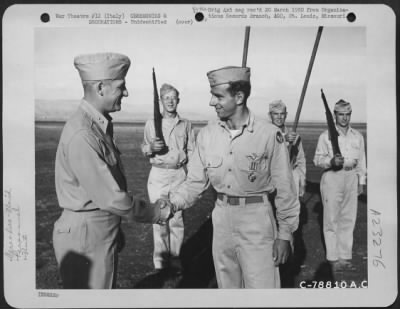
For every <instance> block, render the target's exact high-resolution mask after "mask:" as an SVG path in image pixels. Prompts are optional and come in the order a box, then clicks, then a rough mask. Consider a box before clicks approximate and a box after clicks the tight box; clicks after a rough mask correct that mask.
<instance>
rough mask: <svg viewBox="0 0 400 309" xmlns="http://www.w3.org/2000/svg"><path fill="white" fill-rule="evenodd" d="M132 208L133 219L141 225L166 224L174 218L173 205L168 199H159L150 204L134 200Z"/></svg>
mask: <svg viewBox="0 0 400 309" xmlns="http://www.w3.org/2000/svg"><path fill="white" fill-rule="evenodd" d="M132 206H133V207H132V219H133V221H136V222H140V223H153V224H154V223H157V224H166V223H167V221H168V220H169V219H170V218H171V217H172V216H173V204H172V203H171V202H170V201H169V200H167V199H158V200H157V201H156V202H155V203H150V204H147V203H146V202H145V201H143V200H134V201H133V205H132Z"/></svg>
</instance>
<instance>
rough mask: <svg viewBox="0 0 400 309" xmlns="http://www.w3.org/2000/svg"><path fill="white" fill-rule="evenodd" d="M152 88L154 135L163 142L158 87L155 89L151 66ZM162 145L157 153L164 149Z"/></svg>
mask: <svg viewBox="0 0 400 309" xmlns="http://www.w3.org/2000/svg"><path fill="white" fill-rule="evenodd" d="M153 89H154V130H155V132H156V137H157V138H159V139H160V140H162V141H163V142H164V144H165V141H164V136H163V133H162V118H163V117H162V115H161V112H160V101H159V97H158V89H157V81H156V73H155V71H154V68H153ZM165 148H166V147H164V148H163V149H162V150H160V151H159V153H162V152H164V151H165Z"/></svg>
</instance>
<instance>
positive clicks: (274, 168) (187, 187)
mask: <svg viewBox="0 0 400 309" xmlns="http://www.w3.org/2000/svg"><path fill="white" fill-rule="evenodd" d="M207 76H208V79H209V82H210V87H211V101H210V106H212V107H214V108H215V111H216V113H217V116H218V118H219V120H217V121H211V122H209V124H208V125H207V126H206V127H204V128H202V129H201V130H200V132H199V134H198V136H197V139H196V148H195V151H194V153H193V155H192V157H191V159H190V161H189V164H188V176H187V178H186V180H185V182H183V183H182V184H181V185H180V186H179V187H177V188H176V189H175V190H174V191H173V192H172V193H171V194H170V201H171V203H172V206H171V207H172V211H178V210H181V209H186V208H188V207H191V206H193V205H194V203H195V201H196V200H197V199H198V198H199V196H200V195H201V194H202V193H203V192H204V191H205V190H206V188H207V187H208V186H209V184H212V186H213V187H214V188H215V190H216V191H217V200H216V202H215V208H214V210H213V213H212V222H213V245H212V252H213V260H214V265H215V271H216V278H217V283H218V287H219V288H278V287H280V278H279V270H278V265H279V264H281V263H285V262H286V260H287V258H288V256H289V253H290V241H291V239H292V233H293V232H294V231H295V230H296V228H297V225H298V219H299V210H300V205H299V202H298V199H297V198H296V196H295V188H294V182H293V176H292V173H291V170H290V165H289V156H288V152H287V149H286V146H285V143H284V138H283V136H282V133H281V132H280V130H278V129H277V128H276V127H275V126H273V125H271V124H270V123H268V121H266V120H262V119H259V118H257V117H256V116H255V115H254V114H253V113H252V112H251V111H250V110H249V109H248V107H247V98H248V96H249V95H250V89H251V85H250V69H249V68H242V67H224V68H221V69H218V70H214V71H211V72H208V73H207ZM275 190H276V191H277V194H276V205H277V210H276V213H277V223H278V227H277V226H276V221H275V218H274V215H273V209H272V207H271V204H270V202H269V200H268V194H269V193H270V192H273V191H275Z"/></svg>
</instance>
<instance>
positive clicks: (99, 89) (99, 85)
mask: <svg viewBox="0 0 400 309" xmlns="http://www.w3.org/2000/svg"><path fill="white" fill-rule="evenodd" d="M96 92H97V93H98V94H99V95H100V96H103V95H104V83H103V82H102V81H100V82H98V83H97V85H96Z"/></svg>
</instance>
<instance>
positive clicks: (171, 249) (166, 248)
mask: <svg viewBox="0 0 400 309" xmlns="http://www.w3.org/2000/svg"><path fill="white" fill-rule="evenodd" d="M185 178H186V173H185V170H184V169H183V168H180V169H165V168H158V167H154V166H153V167H152V168H151V170H150V174H149V180H148V183H147V190H148V193H149V199H150V203H154V202H156V201H157V200H158V199H159V198H168V197H169V193H170V192H171V190H173V189H175V188H177V187H178V186H179V185H180V184H181V183H182V182H183V181H184V180H185ZM183 237H184V226H183V215H182V211H177V212H176V213H175V215H174V217H173V218H171V219H170V220H169V221H168V224H166V225H159V224H153V239H154V252H153V261H154V267H155V268H165V267H168V263H169V260H170V259H171V258H172V259H177V260H178V258H179V254H180V251H181V247H182V243H183Z"/></svg>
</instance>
